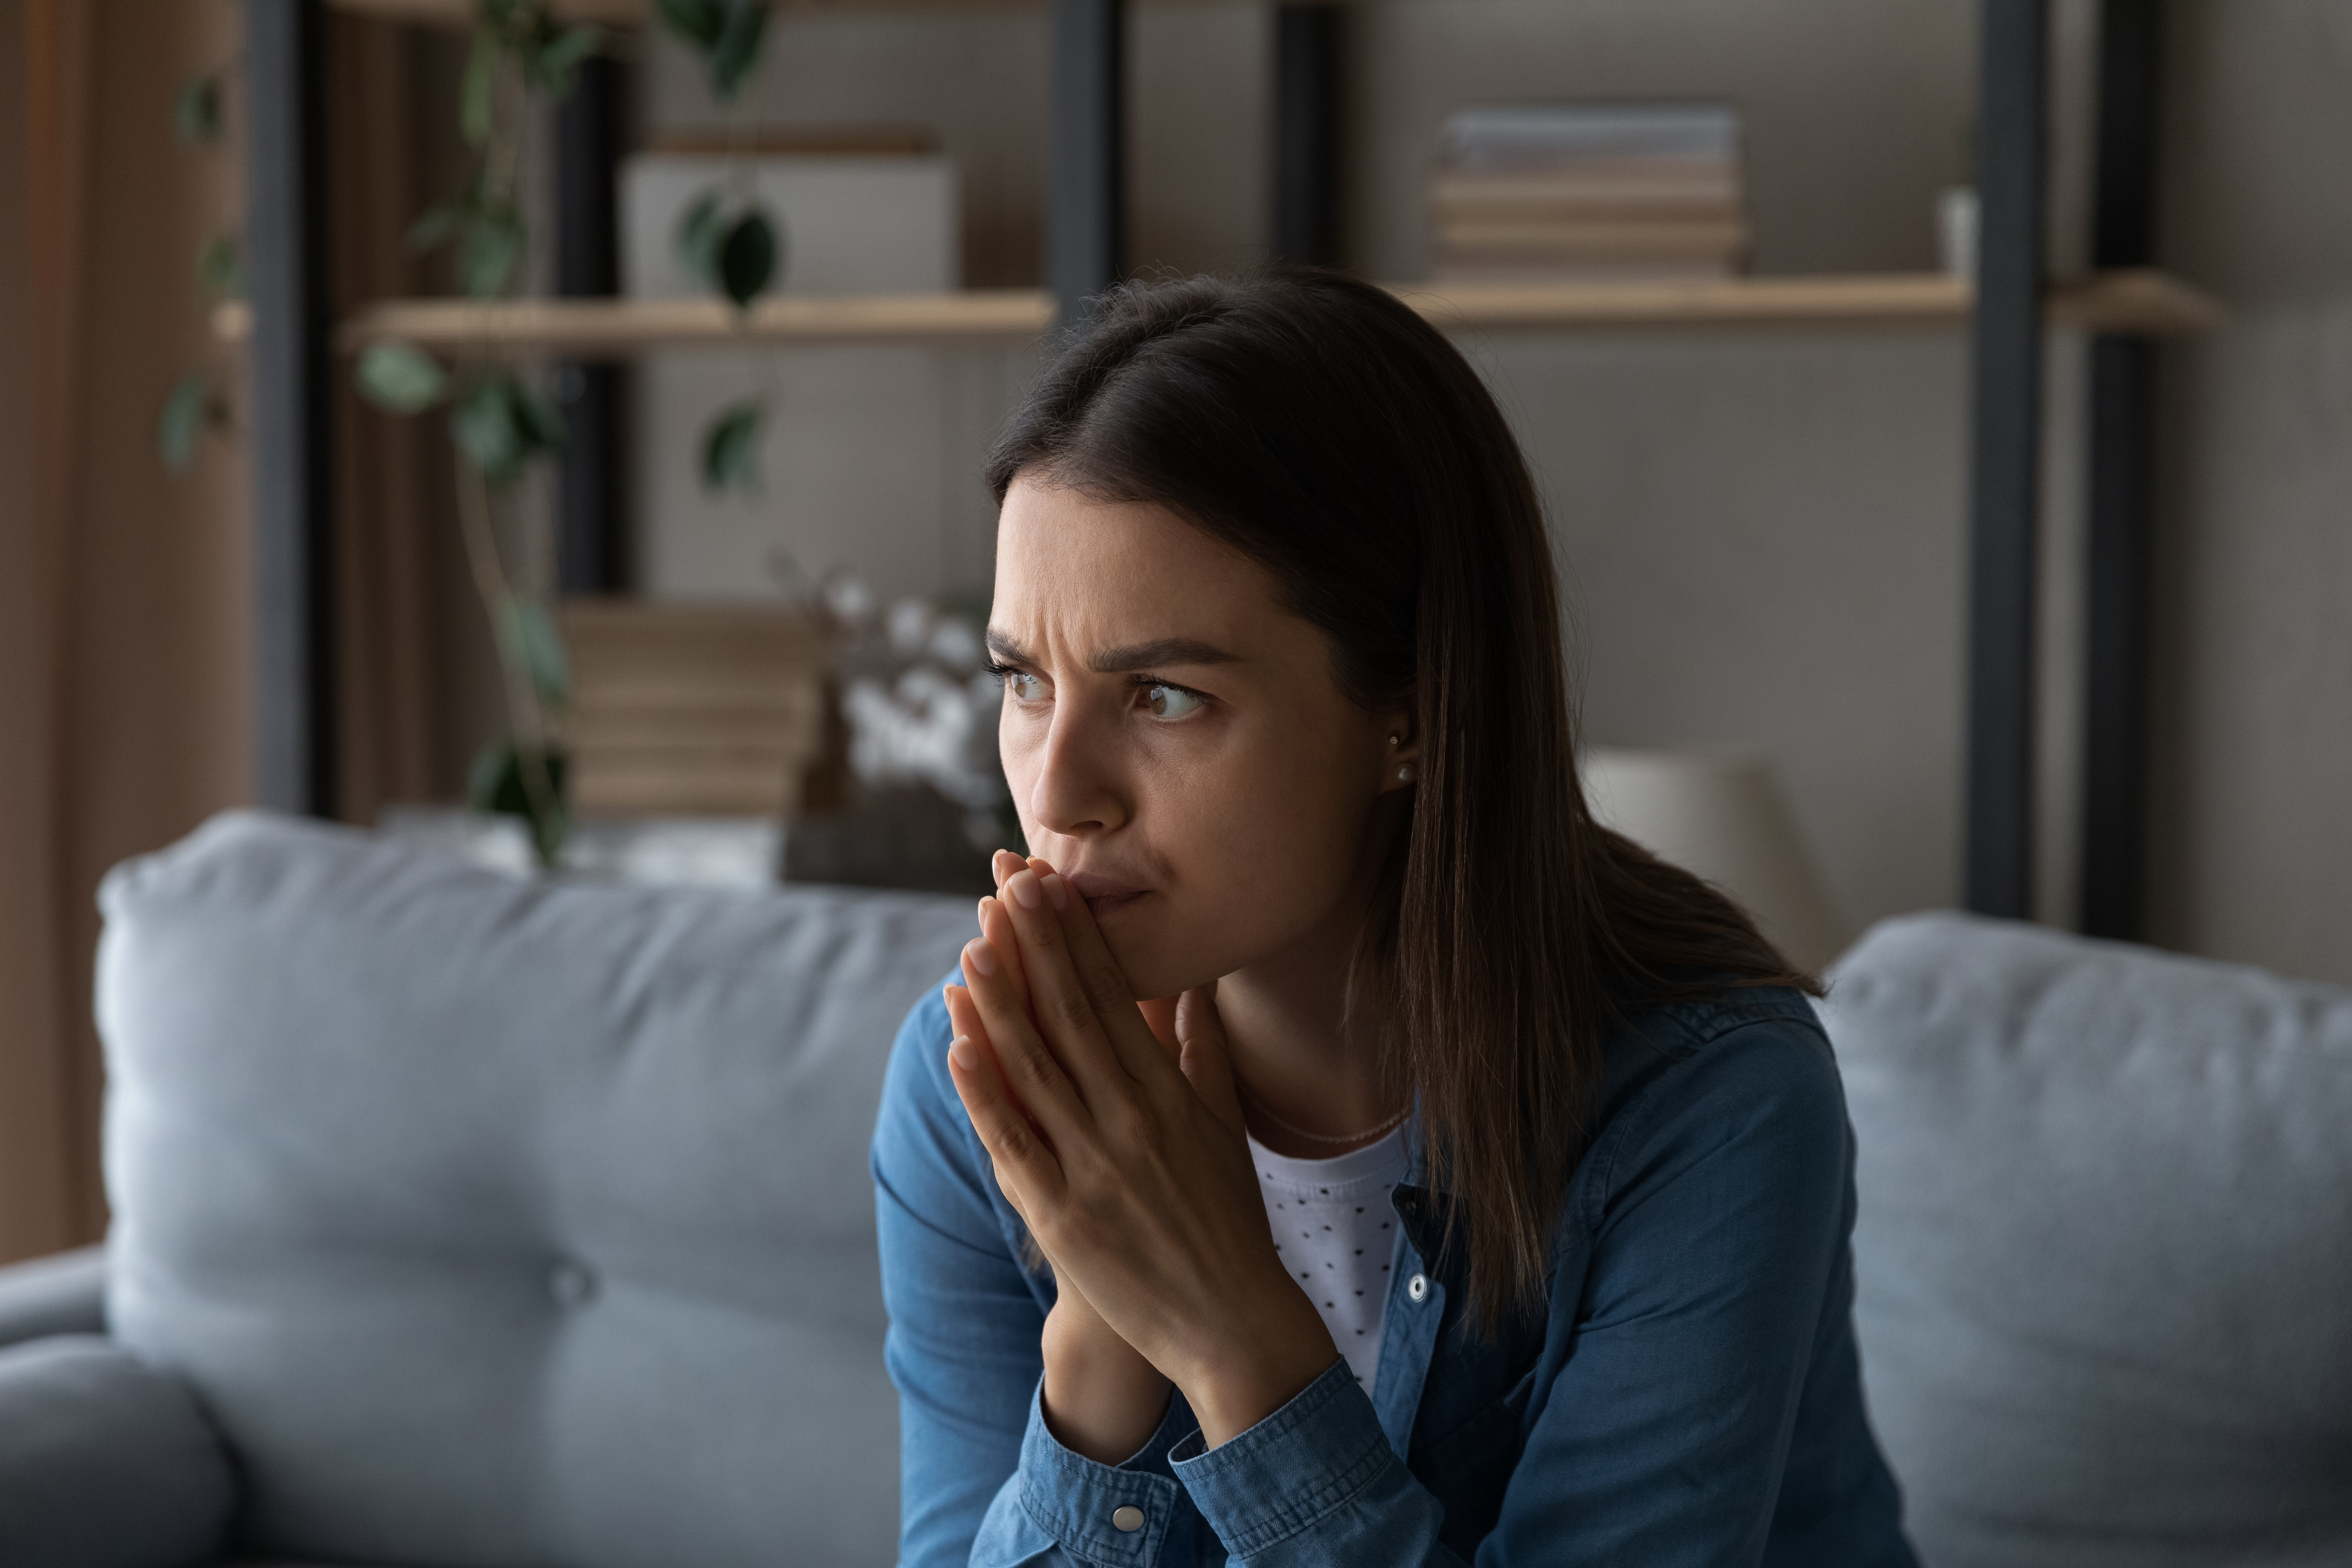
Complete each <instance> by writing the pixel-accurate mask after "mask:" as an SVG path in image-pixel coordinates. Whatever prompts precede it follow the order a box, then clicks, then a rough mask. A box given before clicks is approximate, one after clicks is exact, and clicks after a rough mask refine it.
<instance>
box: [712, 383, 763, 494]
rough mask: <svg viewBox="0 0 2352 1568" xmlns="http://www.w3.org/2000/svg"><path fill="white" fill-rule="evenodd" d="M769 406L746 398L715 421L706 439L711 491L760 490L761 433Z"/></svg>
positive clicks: (757, 399) (722, 413) (756, 399)
mask: <svg viewBox="0 0 2352 1568" xmlns="http://www.w3.org/2000/svg"><path fill="white" fill-rule="evenodd" d="M767 417H768V406H767V405H766V404H765V403H764V402H762V401H761V399H759V398H756V397H749V398H745V399H744V400H743V401H742V402H740V403H738V404H735V405H731V406H730V407H729V408H727V409H725V410H724V411H722V412H721V413H720V414H719V417H718V418H716V419H714V420H712V421H711V424H710V428H709V431H708V432H706V433H705V434H704V436H703V437H702V486H703V489H708V490H711V491H714V492H715V491H720V490H743V491H749V492H757V491H758V489H759V488H760V432H761V426H764V425H765V424H766V423H767Z"/></svg>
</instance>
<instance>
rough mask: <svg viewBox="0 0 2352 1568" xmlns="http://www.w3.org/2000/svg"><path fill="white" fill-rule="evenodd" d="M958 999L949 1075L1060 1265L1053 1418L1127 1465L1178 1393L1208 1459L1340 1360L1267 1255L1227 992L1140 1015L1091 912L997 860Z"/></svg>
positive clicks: (1190, 996)
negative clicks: (1172, 1389) (1231, 1050)
mask: <svg viewBox="0 0 2352 1568" xmlns="http://www.w3.org/2000/svg"><path fill="white" fill-rule="evenodd" d="M995 875H996V883H997V888H998V896H997V897H995V898H990V899H982V900H981V902H980V922H981V935H980V937H979V939H978V940H976V941H974V942H971V943H969V944H968V945H967V946H966V947H965V949H964V952H963V973H964V978H965V980H966V982H967V983H968V984H967V985H950V986H948V987H947V993H946V994H947V1005H948V1016H949V1019H950V1024H951V1025H952V1027H953V1030H954V1036H955V1037H954V1041H953V1043H952V1044H951V1045H950V1047H949V1051H948V1057H949V1065H950V1076H951V1078H952V1079H953V1080H954V1083H955V1088H956V1092H957V1094H958V1095H959V1096H960V1097H961V1100H962V1101H963V1107H964V1111H965V1113H966V1114H967V1115H968V1116H970V1117H971V1124H972V1128H973V1130H974V1131H976V1132H977V1133H978V1134H979V1135H980V1141H981V1144H982V1147H983V1148H985V1149H986V1150H987V1152H988V1155H989V1158H990V1160H991V1161H992V1163H993V1164H994V1167H995V1173H996V1183H997V1185H998V1187H999V1188H1001V1189H1002V1190H1003V1194H1004V1195H1005V1198H1006V1200H1007V1201H1008V1202H1010V1203H1011V1204H1012V1205H1013V1209H1014V1211H1015V1212H1017V1213H1018V1214H1019V1215H1021V1218H1022V1220H1023V1221H1024V1223H1025V1224H1026V1225H1027V1226H1028V1227H1029V1234H1030V1235H1031V1236H1032V1237H1034V1238H1035V1240H1036V1242H1037V1245H1038V1247H1040V1248H1041V1249H1042V1250H1043V1251H1044V1253H1045V1258H1046V1260H1047V1261H1048V1262H1049V1263H1051V1264H1052V1265H1053V1268H1054V1273H1055V1280H1056V1282H1057V1290H1058V1295H1057V1298H1056V1300H1055V1305H1054V1308H1053V1310H1052V1312H1051V1313H1050V1314H1049V1315H1048V1316H1047V1319H1046V1322H1045V1335H1044V1339H1043V1342H1042V1349H1043V1351H1044V1353H1045V1418H1046V1422H1047V1424H1048V1425H1049V1426H1051V1427H1052V1428H1053V1431H1054V1434H1055V1437H1056V1439H1057V1440H1059V1441H1060V1442H1061V1443H1062V1444H1063V1445H1064V1446H1065V1447H1068V1448H1071V1449H1073V1450H1074V1451H1076V1452H1078V1453H1081V1454H1084V1455H1086V1456H1087V1458H1092V1459H1096V1460H1097V1461H1099V1462H1101V1463H1105V1464H1112V1465H1116V1464H1118V1463H1120V1462H1121V1461H1123V1460H1125V1459H1126V1458H1129V1456H1130V1455H1132V1454H1133V1453H1135V1452H1136V1451H1137V1450H1138V1449H1139V1448H1140V1447H1142V1446H1143V1444H1144V1443H1145V1442H1146V1441H1148V1440H1149V1439H1150V1436H1151V1434H1152V1433H1153V1432H1154V1431H1155V1430H1157V1429H1158V1427H1159V1426H1160V1421H1161V1419H1162V1418H1163V1416H1164V1415H1165V1413H1166V1409H1167V1403H1168V1389H1169V1386H1170V1384H1174V1385H1175V1386H1176V1387H1178V1388H1181V1389H1182V1390H1183V1392H1184V1398H1185V1402H1186V1403H1187V1404H1188V1405H1190V1406H1191V1407H1192V1414H1193V1415H1194V1416H1195V1417H1197V1418H1198V1419H1199V1421H1200V1423H1201V1431H1202V1437H1203V1438H1204V1439H1205V1440H1206V1441H1207V1443H1208V1444H1209V1445H1210V1446H1211V1447H1215V1446H1216V1445H1218V1444H1220V1443H1223V1442H1225V1441H1227V1440H1228V1439H1230V1438H1232V1437H1235V1436H1240V1435H1241V1434H1242V1433H1243V1432H1245V1431H1247V1430H1248V1429H1249V1428H1250V1427H1251V1426H1255V1425H1256V1424H1257V1423H1258V1422H1259V1421H1261V1420H1263V1419H1265V1417H1266V1416H1267V1415H1272V1414H1273V1413H1274V1412H1275V1411H1276V1410H1278V1409H1280V1408H1281V1407H1282V1406H1283V1405H1285V1404H1286V1403H1288V1401H1289V1400H1290V1399H1291V1398H1292V1397H1293V1396H1294V1395H1296V1394H1298V1393H1299V1392H1300V1391H1301V1390H1302V1389H1304V1388H1305V1387H1306V1386H1307V1384H1310V1383H1312V1382H1314V1381H1315V1379H1316V1378H1317V1377H1318V1376H1320V1375H1321V1374H1322V1373H1323V1372H1325V1371H1326V1370H1327V1369H1328V1367H1329V1366H1330V1365H1331V1363H1333V1362H1335V1361H1337V1360H1338V1359H1339V1351H1338V1349H1337V1348H1336V1347H1335V1346H1334V1345H1333V1343H1332V1341H1331V1336H1330V1333H1329V1331H1328V1330H1327V1329H1326V1328H1325V1327H1324V1325H1323V1321H1322V1319H1321V1318H1320V1317H1318V1315H1317V1313H1316V1311H1315V1308H1314V1304H1313V1303H1312V1302H1310V1301H1309V1300H1307V1297H1306V1294H1305V1293H1304V1292H1302V1291H1301V1290H1300V1289H1298V1288H1297V1285H1295V1284H1294V1283H1293V1282H1292V1281H1291V1279H1290V1275H1289V1272H1288V1271H1287V1270H1286V1268H1284V1266H1283V1264H1282V1260H1281V1258H1279V1257H1278V1256H1277V1255H1276V1252H1275V1250H1274V1239H1273V1234H1272V1231H1271V1228H1270V1227H1269V1226H1268V1225H1267V1222H1266V1216H1265V1199H1264V1198H1263V1197H1262V1196H1261V1194H1260V1193H1259V1190H1258V1183H1257V1177H1256V1173H1255V1170H1254V1169H1253V1168H1252V1165H1251V1162H1250V1157H1249V1150H1248V1146H1247V1142H1246V1141H1245V1138H1244V1132H1243V1128H1242V1114H1241V1106H1240V1102H1239V1100H1238V1098H1237V1096H1236V1094H1235V1092H1234V1074H1233V1067H1232V1063H1231V1061H1230V1059H1229V1058H1228V1056H1227V1054H1226V1046H1225V1035H1224V1028H1223V1025H1222V1023H1221V1022H1220V1021H1219V1019H1218V1016H1217V1006H1216V999H1215V987H1214V986H1213V985H1209V986H1204V987H1202V988H1200V989H1198V990H1193V991H1188V992H1186V993H1184V994H1182V995H1181V996H1180V997H1175V998H1171V999H1163V1000H1159V1001H1149V1002H1142V1003H1139V1002H1137V1001H1136V1000H1135V998H1134V994H1133V992H1132V991H1131V990H1130V989H1129V985H1128V983H1127V977H1126V975H1125V973H1123V972H1122V971H1121V969H1120V967H1119V965H1118V960H1117V959H1116V958H1114V957H1113V956H1112V954H1111V952H1110V949H1109V947H1108V944H1107V943H1106V942H1104V940H1103V936H1102V931H1101V929H1100V928H1099V927H1098V926H1097V924H1096V923H1095V919H1094V915H1093V913H1092V911H1091V910H1088V909H1087V903H1086V900H1083V899H1081V898H1079V897H1078V896H1077V893H1076V890H1075V889H1072V888H1070V887H1069V886H1068V885H1067V884H1066V882H1064V880H1063V879H1062V878H1061V877H1060V876H1059V875H1058V874H1057V873H1056V872H1055V869H1054V868H1053V867H1052V866H1050V865H1048V864H1047V863H1046V862H1045V861H1044V860H1042V859H1032V860H1027V861H1024V860H1022V859H1021V858H1019V857H1017V856H1014V855H1013V854H1011V853H1009V852H1003V851H1000V852H999V854H998V855H997V857H996V863H995Z"/></svg>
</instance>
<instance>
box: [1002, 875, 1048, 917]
mask: <svg viewBox="0 0 2352 1568" xmlns="http://www.w3.org/2000/svg"><path fill="white" fill-rule="evenodd" d="M1004 889H1005V891H1007V892H1009V893H1011V894H1012V895H1013V897H1014V898H1016V899H1018V900H1021V907H1022V908H1023V909H1024V910H1034V909H1039V908H1042V907H1043V905H1044V900H1041V899H1039V897H1038V896H1037V877H1036V874H1035V873H1034V872H1030V871H1024V872H1023V873H1022V874H1021V875H1020V876H1017V877H1015V878H1013V879H1012V880H1011V881H1009V882H1007V883H1005V884H1004Z"/></svg>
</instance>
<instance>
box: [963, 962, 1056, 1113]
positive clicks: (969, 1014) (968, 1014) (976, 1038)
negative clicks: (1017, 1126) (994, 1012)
mask: <svg viewBox="0 0 2352 1568" xmlns="http://www.w3.org/2000/svg"><path fill="white" fill-rule="evenodd" d="M943 994H944V995H945V996H946V998H947V1004H948V1033H949V1034H950V1035H951V1036H953V1037H957V1038H959V1039H966V1040H970V1041H971V1043H972V1044H973V1045H974V1046H977V1047H979V1048H980V1051H981V1054H982V1055H983V1056H985V1057H986V1058H988V1059H989V1061H990V1062H991V1064H992V1065H995V1067H996V1070H997V1075H998V1077H999V1078H1002V1077H1003V1073H1004V1068H1003V1065H1002V1064H1001V1063H998V1062H997V1061H996V1043H995V1042H994V1041H993V1040H992V1039H990V1038H989V1036H988V1025H987V1024H986V1022H984V1021H983V1020H982V1017H981V1016H980V1009H979V1008H978V1007H976V1006H974V1005H972V1000H971V992H969V991H967V990H965V989H964V988H963V987H962V986H961V985H950V986H949V987H948V988H947V989H946V991H945V992H944V993H943ZM1005 1093H1006V1094H1008V1095H1012V1098H1013V1107H1014V1108H1015V1109H1016V1110H1019V1111H1020V1112H1021V1114H1022V1115H1023V1116H1024V1117H1026V1118H1028V1120H1029V1121H1030V1122H1031V1123H1032V1124H1033V1125H1034V1123H1035V1121H1036V1120H1037V1119H1036V1117H1035V1116H1034V1115H1032V1114H1031V1113H1030V1110H1029V1108H1028V1107H1027V1106H1026V1105H1024V1104H1023V1103H1022V1102H1021V1097H1020V1096H1019V1095H1017V1094H1013V1089H1012V1086H1011V1085H1010V1084H1009V1083H1008V1084H1007V1085H1006V1086H1005Z"/></svg>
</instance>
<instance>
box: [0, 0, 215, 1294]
mask: <svg viewBox="0 0 2352 1568" xmlns="http://www.w3.org/2000/svg"><path fill="white" fill-rule="evenodd" d="M236 16H237V12H236V6H235V5H232V4H229V3H228V0H201V3H192V4H179V5H154V4H152V0H0V116H5V117H6V119H7V120H8V121H9V123H8V125H7V127H6V129H5V131H0V382H5V388H0V1259H6V1258H21V1257H26V1256H30V1255H35V1254H38V1253H42V1252H46V1251H50V1250H53V1249H55V1248H58V1247H67V1246H71V1245H75V1244H77V1243H79V1242H83V1241H87V1240H93V1239H95V1238H96V1237H98V1236H100V1234H101V1233H102V1231H103V1229H104V1226H105V1214H106V1208H105V1196H104V1192H103V1188H102V1185H101V1183H100V1175H99V1142H98V1122H99V1113H100V1101H101V1099H102V1095H103V1085H104V1076H103V1071H102V1068H101V1066H100V1057H99V1050H98V1041H97V1035H96V1031H95V1029H94V1027H93V1026H92V1022H91V1013H90V986H91V973H92V959H93V955H94V952H95V947H96V942H97V938H98V913H97V909H96V906H95V903H94V901H93V900H94V899H95V897H96V891H97V887H98V882H99V879H100V877H101V876H102V875H103V874H104V872H105V870H106V868H108V867H109V866H111V865H113V864H114V863H115V862H117V861H119V860H121V859H122V858H125V857H128V856H131V855H136V854H139V853H141V852H142V851H146V850H150V849H154V848H157V847H161V846H163V845H165V844H168V843H170V842H171V841H172V840H173V839H174V838H177V837H180V836H181V835H182V834H184V833H185V832H187V831H188V830H189V829H190V828H192V827H194V826H195V825H196V824H197V823H199V822H201V821H202V820H203V819H204V818H205V816H208V815H210V814H211V813H212V812H214V811H215V810H218V809H220V808H221V807H224V806H227V805H236V804H238V803H240V802H243V801H245V800H247V799H248V798H249V797H250V794H251V789H252V777H251V763H250V759H251V753H252V713H251V706H250V678H249V666H250V624H251V614H250V584H249V576H250V572H249V561H248V552H247V502H246V485H245V469H244V462H243V458H242V456H241V452H240V449H239V442H238V441H237V440H236V437H235V432H234V431H233V430H232V431H231V432H230V433H229V436H228V437H227V438H226V439H224V438H207V439H205V441H204V442H203V443H202V444H201V446H200V447H199V448H198V451H197V454H196V458H195V461H194V464H193V466H192V467H191V468H190V469H189V470H188V471H187V472H184V473H180V474H173V473H172V472H169V471H168V470H167V469H166V468H164V466H163V461H162V458H161V457H160V456H159V453H158V450H157V445H156V434H155V432H156V420H157V416H158V414H159V412H160V410H161V408H162V405H163V401H164V399H165V397H166V396H167V395H168V394H169V392H170V389H171V388H172V386H173V384H174V383H175V382H176V381H177V380H178V378H179V377H180V375H181V374H182V373H183V372H184V370H186V369H188V368H189V367H191V366H194V365H198V364H206V363H209V364H212V365H214V366H215V367H217V368H218V370H219V371H220V372H221V374H224V375H226V376H227V377H228V378H229V380H228V384H227V393H228V400H229V403H230V405H231V406H232V408H236V407H238V406H240V405H241V403H242V393H241V390H240V389H239V388H238V387H237V386H236V384H235V379H234V376H235V370H234V366H235V360H234V356H232V355H229V354H227V353H224V352H223V350H222V349H221V348H220V347H219V345H217V344H216V343H215V342H213V340H212V338H211V335H210V331H209V329H208V326H207V323H206V320H205V302H204V300H203V298H202V296H201V294H200V292H199V289H198V287H197V282H196V273H195V257H196V255H197V252H198V250H199V248H200V247H202V246H203V245H204V243H205V241H206V240H207V239H209V238H210V237H213V236H215V234H218V233H221V232H224V231H228V230H233V229H234V228H235V226H236V214H237V211H238V203H239V195H238V186H239V183H240V181H239V175H240V170H239V168H238V164H237V156H236V151H235V142H234V139H233V134H232V138H231V139H230V140H228V141H226V142H223V143H221V144H219V145H216V146H213V147H190V146H184V145H183V144H181V143H180V142H179V141H178V140H177V139H176V137H175V135H174V132H173V102H174V99H175V95H176V94H177V92H178V89H179V88H180V85H181V84H182V82H183V81H184V80H185V79H188V78H190V77H191V76H193V75H195V74H197V73H199V72H203V71H206V70H211V69H214V68H218V67H220V66H223V65H225V64H227V63H228V62H230V61H231V60H232V59H233V58H234V55H235V52H236ZM231 99H232V102H233V100H234V94H233V92H232V94H231ZM231 127H232V132H233V131H234V118H233V117H232V121H231Z"/></svg>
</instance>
